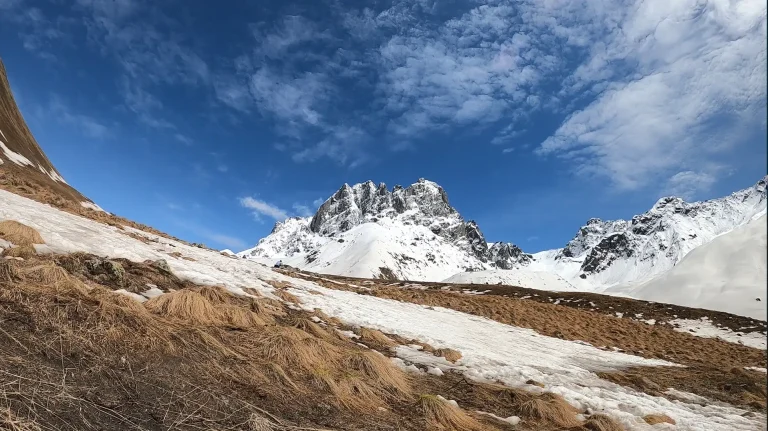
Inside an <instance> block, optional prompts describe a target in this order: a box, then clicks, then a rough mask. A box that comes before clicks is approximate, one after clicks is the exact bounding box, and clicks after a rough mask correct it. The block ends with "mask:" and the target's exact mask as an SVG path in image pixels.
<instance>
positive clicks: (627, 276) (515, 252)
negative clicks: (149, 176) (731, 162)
mask: <svg viewBox="0 0 768 431" xmlns="http://www.w3.org/2000/svg"><path fill="white" fill-rule="evenodd" d="M766 179H768V177H766V178H763V179H761V180H760V181H759V182H758V183H757V184H755V185H754V186H752V187H750V188H747V189H744V190H740V191H737V192H735V193H733V194H731V195H730V196H726V197H723V198H719V199H713V200H708V201H702V202H693V203H688V202H685V201H684V200H682V199H680V198H677V197H665V198H662V199H659V201H658V202H656V204H655V205H654V206H653V207H652V208H651V209H650V210H649V211H647V212H645V213H643V214H640V215H637V216H635V217H633V218H632V219H631V220H614V221H602V220H599V219H591V220H589V221H588V222H587V224H586V225H585V226H583V227H582V228H581V229H579V231H578V233H577V234H576V236H575V237H574V238H573V239H572V240H571V241H569V242H568V243H567V244H566V245H565V247H563V248H561V249H555V250H548V251H544V252H540V253H536V254H533V255H531V254H527V253H524V252H523V251H522V250H521V249H520V248H519V247H517V246H516V245H514V244H511V243H487V242H486V240H485V238H484V236H483V234H482V232H481V230H480V228H479V226H478V225H477V224H476V223H475V222H474V221H471V220H470V221H465V220H464V218H463V217H462V216H461V215H460V214H459V213H458V212H457V211H456V210H455V209H454V208H453V207H452V206H451V205H450V204H449V202H448V197H447V194H446V192H445V190H443V188H442V187H440V186H439V185H437V184H435V183H434V182H431V181H427V180H424V179H420V180H419V181H418V182H417V183H415V184H413V185H411V186H409V187H406V188H403V187H400V186H395V188H394V189H392V190H391V191H390V190H388V189H387V187H386V185H384V184H379V185H378V186H376V185H375V184H374V183H373V182H370V181H369V182H366V183H362V184H355V185H354V186H349V185H346V184H345V185H344V186H343V187H341V188H340V189H339V190H338V191H337V192H336V193H335V194H334V195H333V196H331V197H330V198H329V199H328V200H327V201H325V203H323V205H322V206H321V207H320V208H319V209H318V211H317V213H316V214H315V215H314V216H313V217H307V218H291V219H288V220H285V221H283V222H279V223H277V224H276V225H275V227H274V229H273V230H272V233H271V234H270V235H269V236H267V237H266V238H264V239H262V240H261V241H259V243H258V244H257V245H256V247H254V248H252V249H249V250H245V251H243V252H241V253H238V255H239V256H241V257H245V258H253V259H265V260H270V261H274V260H276V259H283V261H284V262H285V263H286V264H289V265H291V266H295V267H298V268H302V269H306V270H309V271H315V272H320V273H328V274H338V275H349V276H359V277H380V276H384V277H392V278H398V279H410V280H423V281H441V280H445V279H446V278H448V277H450V276H453V275H454V274H457V273H463V272H468V271H470V272H478V271H486V270H512V271H523V270H524V271H528V272H531V271H533V272H535V273H550V274H554V275H557V276H558V277H559V278H561V279H563V280H565V282H567V283H569V284H572V285H573V286H575V287H576V288H578V289H580V290H589V291H602V290H605V289H606V288H608V287H611V286H616V285H626V284H632V283H641V282H645V281H647V280H649V279H651V278H653V277H655V276H657V275H659V274H661V273H663V272H665V271H667V270H669V269H670V268H672V267H674V266H675V265H676V264H677V263H678V262H680V260H681V259H682V258H683V257H684V256H685V255H687V254H688V253H689V252H691V251H692V250H694V249H695V248H697V247H699V246H701V245H703V244H707V243H708V242H710V241H712V240H713V239H714V238H715V237H717V236H718V235H721V234H723V233H726V232H728V231H730V230H732V229H734V228H736V227H738V226H741V225H744V224H745V223H747V222H748V221H749V220H751V219H752V218H753V217H754V216H755V215H756V214H758V213H760V212H761V211H765V208H766ZM479 274H480V273H479V272H478V274H477V275H479ZM518 278H520V279H521V280H524V279H525V280H527V279H529V278H530V277H518ZM464 279H466V280H470V279H472V277H471V275H464V276H463V278H462V280H464ZM486 281H487V280H486ZM477 282H480V281H477ZM534 284H535V283H534ZM526 287H537V286H526ZM539 288H540V287H539Z"/></svg>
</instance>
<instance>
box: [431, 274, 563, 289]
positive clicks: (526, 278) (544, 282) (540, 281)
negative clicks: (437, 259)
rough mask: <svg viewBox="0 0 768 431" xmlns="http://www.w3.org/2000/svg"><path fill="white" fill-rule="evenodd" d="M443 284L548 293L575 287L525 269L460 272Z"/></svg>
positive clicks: (561, 280) (552, 276)
mask: <svg viewBox="0 0 768 431" xmlns="http://www.w3.org/2000/svg"><path fill="white" fill-rule="evenodd" d="M443 281H444V282H445V283H461V284H504V285H507V286H519V287H527V288H529V289H541V290H550V291H554V292H557V291H574V290H576V288H575V287H573V285H572V284H571V283H568V282H567V281H565V280H564V279H563V278H562V277H560V276H559V275H556V274H552V273H551V272H537V271H528V270H525V269H512V270H503V269H494V270H487V271H473V272H461V273H458V274H455V275H452V276H450V277H448V278H446V279H445V280H443Z"/></svg>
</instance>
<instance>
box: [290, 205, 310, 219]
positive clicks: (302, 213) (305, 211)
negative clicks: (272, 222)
mask: <svg viewBox="0 0 768 431" xmlns="http://www.w3.org/2000/svg"><path fill="white" fill-rule="evenodd" d="M293 210H294V211H296V214H298V215H299V217H309V216H311V215H314V212H312V210H311V209H309V207H308V206H306V205H304V204H300V203H295V204H293Z"/></svg>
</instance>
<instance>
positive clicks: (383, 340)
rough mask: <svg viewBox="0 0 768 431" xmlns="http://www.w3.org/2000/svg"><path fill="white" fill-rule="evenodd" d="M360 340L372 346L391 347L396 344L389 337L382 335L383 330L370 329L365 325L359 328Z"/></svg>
mask: <svg viewBox="0 0 768 431" xmlns="http://www.w3.org/2000/svg"><path fill="white" fill-rule="evenodd" d="M360 340H362V341H363V343H366V344H370V345H372V346H373V347H377V348H383V349H391V348H393V347H395V346H397V343H396V342H395V341H394V340H392V339H391V338H389V337H387V336H386V335H384V333H383V332H381V331H379V330H377V329H371V328H366V327H361V328H360Z"/></svg>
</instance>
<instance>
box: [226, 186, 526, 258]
mask: <svg viewBox="0 0 768 431" xmlns="http://www.w3.org/2000/svg"><path fill="white" fill-rule="evenodd" d="M384 219H387V220H391V221H396V222H397V223H399V224H402V225H403V226H422V227H426V228H427V229H429V232H431V233H432V234H433V235H434V236H436V237H438V238H441V239H442V240H444V241H446V242H447V243H449V244H452V245H454V246H456V247H458V248H459V249H461V250H463V251H465V252H466V253H467V254H468V255H469V256H468V257H470V258H473V259H475V260H477V264H476V265H475V266H476V267H477V269H485V268H488V267H492V268H501V269H512V268H515V267H519V266H521V265H526V264H527V263H528V262H529V261H530V259H531V255H530V254H526V253H523V252H522V250H521V249H520V248H519V247H518V246H516V245H514V244H508V243H494V244H491V245H489V244H488V243H487V242H486V240H485V237H484V235H483V233H482V232H481V230H480V228H479V227H478V225H477V223H476V222H475V221H473V220H469V221H465V220H464V218H463V217H462V216H461V215H460V214H459V213H458V211H456V209H455V208H453V207H452V206H451V204H450V203H449V201H448V195H447V194H446V192H445V190H444V189H443V188H442V187H440V186H439V185H438V184H436V183H434V182H432V181H428V180H425V179H423V178H421V179H419V180H418V181H417V182H416V183H414V184H412V185H410V186H408V187H405V188H404V187H402V186H400V185H396V186H395V187H394V188H393V189H392V190H391V191H390V190H389V189H388V188H387V186H386V185H385V184H384V183H380V184H378V185H376V184H374V183H373V181H367V182H364V183H360V184H355V185H353V186H350V185H349V184H344V185H343V186H342V187H341V188H340V189H339V190H338V191H337V192H336V193H334V194H333V195H332V196H331V197H330V198H328V199H327V200H326V201H325V202H324V203H323V204H322V205H321V206H320V208H319V209H318V210H317V212H316V213H315V215H314V216H312V217H311V218H309V217H308V218H299V217H294V218H290V219H287V220H285V221H282V222H278V223H276V224H275V227H274V228H273V229H272V232H271V234H270V236H269V237H267V238H265V239H263V240H262V241H260V242H259V244H258V245H257V246H256V247H255V248H254V249H251V250H247V251H246V252H242V253H240V254H241V255H245V256H246V257H249V256H260V257H274V256H283V257H291V256H294V255H296V254H302V253H311V252H312V251H314V250H315V249H316V248H317V247H318V246H322V245H323V244H324V243H325V242H326V241H325V240H330V239H334V238H335V239H341V238H339V237H340V236H342V235H343V234H344V233H345V232H348V231H350V230H351V229H353V228H354V227H356V226H360V225H362V224H365V223H379V222H380V221H382V220H384ZM342 241H343V239H342ZM417 241H418V239H417ZM468 269H473V268H468Z"/></svg>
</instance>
